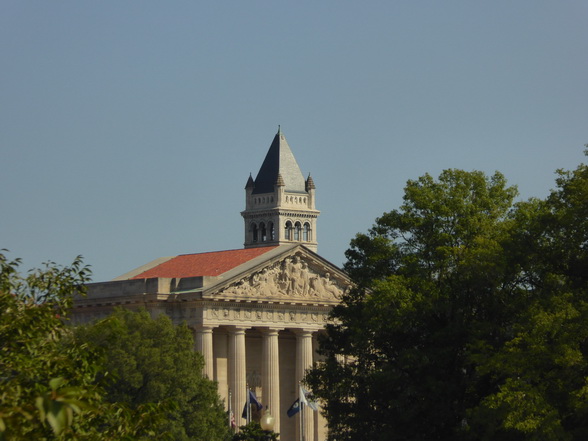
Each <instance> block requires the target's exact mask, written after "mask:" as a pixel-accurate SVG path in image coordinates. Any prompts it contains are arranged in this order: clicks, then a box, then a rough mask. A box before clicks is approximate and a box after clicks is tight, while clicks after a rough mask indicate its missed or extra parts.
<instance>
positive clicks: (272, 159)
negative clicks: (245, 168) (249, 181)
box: [253, 130, 306, 194]
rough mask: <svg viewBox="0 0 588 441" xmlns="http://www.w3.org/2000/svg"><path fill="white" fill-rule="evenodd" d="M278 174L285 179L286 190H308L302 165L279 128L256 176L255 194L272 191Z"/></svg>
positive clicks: (301, 191)
mask: <svg viewBox="0 0 588 441" xmlns="http://www.w3.org/2000/svg"><path fill="white" fill-rule="evenodd" d="M278 175H280V176H281V177H282V180H283V181H284V186H285V188H284V190H285V191H289V192H300V193H305V192H306V188H305V186H306V182H305V180H304V176H302V172H301V171H300V167H299V166H298V163H297V162H296V159H295V158H294V155H293V154H292V150H290V146H289V145H288V142H287V141H286V137H285V136H284V134H283V133H282V131H281V130H278V133H276V136H275V137H274V140H273V141H272V145H271V146H270V148H269V150H268V152H267V155H266V156H265V159H264V160H263V164H261V168H260V169H259V172H258V173H257V177H256V178H255V188H254V189H253V194H261V193H272V192H273V191H274V184H275V183H276V182H277V180H278Z"/></svg>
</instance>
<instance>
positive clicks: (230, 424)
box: [229, 389, 235, 432]
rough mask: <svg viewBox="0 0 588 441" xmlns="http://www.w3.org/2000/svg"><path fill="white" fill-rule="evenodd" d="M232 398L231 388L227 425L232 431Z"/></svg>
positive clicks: (233, 429)
mask: <svg viewBox="0 0 588 441" xmlns="http://www.w3.org/2000/svg"><path fill="white" fill-rule="evenodd" d="M232 400H233V394H232V393H231V389H229V427H230V428H231V430H232V431H233V432H234V431H235V428H234V427H233V406H232V405H231V401H232Z"/></svg>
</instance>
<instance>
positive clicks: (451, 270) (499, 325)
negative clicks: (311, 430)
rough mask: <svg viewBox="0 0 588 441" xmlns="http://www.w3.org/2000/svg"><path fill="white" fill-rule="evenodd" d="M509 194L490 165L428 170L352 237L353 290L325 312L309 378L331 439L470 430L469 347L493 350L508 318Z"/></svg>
mask: <svg viewBox="0 0 588 441" xmlns="http://www.w3.org/2000/svg"><path fill="white" fill-rule="evenodd" d="M516 194H517V191H516V189H515V188H513V187H508V186H507V185H506V181H505V179H504V177H503V176H502V175H501V174H499V173H496V174H494V175H493V176H491V177H486V176H485V175H484V174H483V173H481V172H465V171H460V170H446V171H444V172H443V173H442V174H441V175H440V176H439V179H438V180H435V179H433V178H432V177H431V176H429V175H425V176H423V177H421V178H419V179H418V180H414V181H409V182H408V183H407V186H406V188H405V196H404V203H403V204H402V206H401V207H400V209H399V210H393V211H391V212H388V213H385V214H384V215H383V216H382V217H380V218H379V219H377V220H376V224H375V225H374V226H373V227H372V229H371V230H370V231H369V233H368V234H359V235H358V236H357V237H356V238H355V239H354V240H353V241H352V242H351V248H350V249H349V250H348V251H347V258H348V262H347V264H346V267H345V269H346V270H347V272H348V273H349V274H350V275H351V277H352V279H353V280H354V282H355V283H356V284H357V288H356V289H355V290H353V291H352V292H351V293H350V294H349V295H348V296H346V297H345V298H344V299H343V302H342V304H341V305H340V306H338V307H336V308H335V309H334V311H333V317H334V318H335V319H336V323H337V324H334V325H330V326H329V327H328V328H327V331H328V332H327V337H326V338H325V339H323V341H322V342H321V348H322V352H323V353H324V355H326V361H325V363H324V364H322V365H320V366H318V367H316V368H315V369H314V370H313V371H312V372H311V373H310V375H309V376H308V381H309V383H310V384H311V386H312V388H313V391H314V392H315V394H316V395H318V396H319V397H320V398H322V399H323V400H324V402H325V405H324V409H325V413H326V416H327V418H328V420H329V428H330V436H331V438H332V439H337V440H360V439H362V440H363V439H370V440H395V439H415V440H416V439H419V440H426V439H460V437H462V436H466V435H467V433H466V434H465V435H464V433H465V432H467V411H468V409H470V408H471V407H472V406H475V405H476V404H477V402H478V401H479V397H480V396H483V395H484V394H485V393H486V392H487V391H488V390H491V387H492V384H489V382H487V381H486V378H484V377H482V376H480V374H479V373H478V372H477V370H476V366H475V364H474V363H473V362H472V360H471V359H470V358H469V351H470V346H471V345H472V344H474V343H476V342H477V341H478V340H479V339H480V338H486V341H487V344H488V345H490V346H499V345H500V344H501V342H502V341H504V339H505V338H506V337H505V335H504V329H507V328H508V327H509V326H510V325H511V322H512V320H513V318H514V316H516V302H515V303H511V300H512V299H513V297H514V295H513V289H512V281H513V277H514V275H513V274H511V271H510V269H509V267H508V262H507V260H506V259H505V255H504V247H505V246H506V244H507V243H508V240H509V237H510V231H511V228H512V224H513V222H512V221H511V219H510V217H509V213H510V211H511V208H512V204H513V199H514V197H515V196H516ZM505 305H506V306H505ZM341 360H344V361H345V362H341Z"/></svg>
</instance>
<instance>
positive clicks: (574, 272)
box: [472, 152, 588, 440]
mask: <svg viewBox="0 0 588 441" xmlns="http://www.w3.org/2000/svg"><path fill="white" fill-rule="evenodd" d="M587 153H588V152H587ZM556 184H557V188H556V189H555V190H553V191H552V192H551V194H550V195H549V197H548V198H547V199H546V200H545V201H538V200H534V201H530V202H527V203H524V204H520V205H519V207H518V210H517V214H516V217H517V221H518V223H519V225H520V227H519V230H518V232H517V235H516V237H515V240H514V241H513V248H514V250H516V252H515V253H514V254H515V259H516V261H517V262H518V263H519V265H520V267H521V274H522V276H523V280H524V288H525V294H526V297H527V305H526V308H525V309H524V313H523V314H521V316H520V320H519V322H518V323H516V324H515V326H514V327H513V336H512V338H511V339H510V340H509V341H507V342H506V343H505V344H504V346H503V347H501V348H499V349H498V350H497V351H495V352H492V353H486V354H484V351H480V355H481V356H480V358H479V359H478V361H479V371H480V372H483V373H485V374H490V375H491V376H492V378H493V379H494V380H495V381H497V382H498V384H499V387H498V388H497V389H496V390H495V391H494V392H493V393H491V394H489V395H488V396H487V397H485V398H484V399H483V400H482V402H481V404H480V406H479V407H478V408H476V409H474V410H473V411H472V424H473V425H474V426H475V428H476V429H478V430H479V429H480V428H487V427H492V426H497V429H496V431H497V432H502V433H508V432H510V433H512V432H516V433H518V434H522V435H523V436H524V438H523V439H532V440H584V439H586V438H587V437H588V303H587V300H588V298H587V295H588V271H587V268H588V167H587V166H586V165H584V164H580V165H579V166H578V167H577V169H576V170H574V171H563V170H559V171H558V178H557V180H556ZM490 436H491V433H489V438H490Z"/></svg>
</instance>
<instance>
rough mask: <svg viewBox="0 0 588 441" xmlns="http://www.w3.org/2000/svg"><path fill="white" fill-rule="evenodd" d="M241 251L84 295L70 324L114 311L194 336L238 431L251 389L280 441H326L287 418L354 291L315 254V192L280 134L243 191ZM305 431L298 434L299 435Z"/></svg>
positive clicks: (175, 264)
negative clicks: (179, 326) (142, 313)
mask: <svg viewBox="0 0 588 441" xmlns="http://www.w3.org/2000/svg"><path fill="white" fill-rule="evenodd" d="M245 192H246V204H245V210H244V211H243V212H242V213H241V215H242V216H243V219H244V222H245V240H244V248H242V249H235V250H227V251H216V252H210V253H199V254H186V255H180V256H173V257H163V258H159V259H156V260H154V261H153V262H150V263H148V264H146V265H144V266H142V267H139V268H137V269H135V270H133V271H130V272H128V273H126V274H124V275H122V276H120V277H117V278H116V279H114V280H112V281H109V282H102V283H93V284H90V285H89V286H88V296H87V297H85V298H80V299H78V300H77V301H76V304H75V308H74V320H75V321H77V322H80V323H81V322H89V321H91V320H95V319H98V318H101V317H104V316H106V315H108V314H109V313H110V311H111V310H112V308H113V307H115V306H124V307H127V308H141V307H144V308H146V309H147V310H149V311H150V312H151V314H152V315H154V316H156V315H158V314H161V313H165V314H167V315H168V316H170V317H171V318H172V320H173V321H174V322H175V323H183V322H185V323H187V324H188V326H189V327H190V328H191V329H192V330H193V332H194V339H195V349H196V350H198V351H200V352H201V353H202V355H203V356H204V361H205V367H204V374H205V375H206V376H208V378H210V379H212V380H215V381H216V382H217V383H218V388H219V394H220V396H221V397H222V398H223V399H224V400H225V403H226V405H227V409H231V410H232V411H233V414H234V417H235V420H236V424H237V425H242V424H245V420H244V419H242V418H241V411H242V409H243V406H244V404H245V403H246V401H247V390H248V389H251V390H252V391H253V392H254V393H255V394H256V396H257V398H258V400H259V401H260V402H261V403H262V404H263V406H264V408H265V409H268V410H269V411H270V412H271V414H272V415H273V416H274V418H275V429H274V430H275V431H276V432H278V433H280V439H281V440H282V441H295V440H299V439H302V438H301V435H303V437H304V438H303V439H304V440H305V441H322V440H324V439H326V433H327V432H326V431H327V429H326V422H325V421H324V419H323V418H322V416H321V415H320V413H319V412H314V411H312V410H308V409H307V411H306V412H304V414H303V416H302V421H301V420H300V418H301V413H300V412H299V413H298V414H296V415H295V416H294V417H292V418H289V417H288V416H287V415H286V411H287V410H288V408H289V407H290V406H291V405H292V403H293V402H294V401H295V400H296V399H297V398H298V390H299V382H300V381H301V380H302V378H303V376H304V373H305V371H306V370H307V369H308V368H310V367H311V366H312V364H313V362H315V361H317V360H318V355H317V353H316V349H317V336H318V334H319V333H320V332H322V330H323V329H324V326H325V324H326V323H327V320H328V314H329V312H330V310H331V308H332V307H333V306H334V305H336V304H337V303H338V302H339V301H340V298H341V296H342V295H343V294H344V292H345V291H346V290H347V289H348V287H349V285H350V282H349V280H348V278H347V276H346V275H345V274H344V273H343V272H342V271H341V270H340V269H339V268H337V267H336V266H335V265H333V264H331V263H330V262H328V261H326V260H325V259H323V258H322V257H320V256H319V255H318V254H317V253H316V250H317V244H318V242H317V234H316V232H317V229H316V220H317V217H318V214H319V212H318V211H317V210H316V209H315V185H314V183H313V181H312V178H311V177H310V176H308V178H306V179H305V178H304V177H303V175H302V173H301V171H300V168H299V167H298V164H297V163H296V160H295V159H294V156H293V154H292V151H291V150H290V147H289V146H288V143H287V142H286V139H285V137H284V135H283V133H282V132H281V131H280V130H279V131H278V133H277V134H276V136H275V138H274V140H273V142H272V144H271V146H270V149H269V151H268V153H267V155H266V158H265V160H264V162H263V164H262V166H261V168H260V170H259V173H258V175H257V177H256V179H255V180H253V178H252V177H251V176H250V177H249V180H248V181H247V184H246V187H245ZM301 431H302V433H301Z"/></svg>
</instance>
